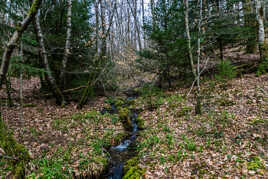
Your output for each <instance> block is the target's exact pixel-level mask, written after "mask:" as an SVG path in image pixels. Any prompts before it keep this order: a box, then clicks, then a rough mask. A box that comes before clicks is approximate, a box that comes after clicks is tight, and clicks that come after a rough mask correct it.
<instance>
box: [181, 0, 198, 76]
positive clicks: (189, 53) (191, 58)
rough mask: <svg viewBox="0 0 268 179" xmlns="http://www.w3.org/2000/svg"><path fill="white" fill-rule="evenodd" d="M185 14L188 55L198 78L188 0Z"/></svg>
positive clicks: (194, 73) (193, 71) (186, 0)
mask: <svg viewBox="0 0 268 179" xmlns="http://www.w3.org/2000/svg"><path fill="white" fill-rule="evenodd" d="M184 6H185V8H184V15H185V18H184V19H185V30H186V37H187V46H188V55H189V59H190V64H191V68H192V73H193V75H194V77H195V78H196V77H197V76H196V71H195V68H194V59H193V53H192V46H191V36H190V29H189V2H188V0H184Z"/></svg>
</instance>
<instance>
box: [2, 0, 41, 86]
mask: <svg viewBox="0 0 268 179" xmlns="http://www.w3.org/2000/svg"><path fill="white" fill-rule="evenodd" d="M40 5H41V0H34V1H33V3H32V5H31V8H30V9H29V11H28V14H27V16H26V18H25V19H24V20H23V21H22V23H21V24H20V25H19V26H18V27H17V28H16V31H15V32H14V33H13V35H12V37H11V39H10V40H9V42H8V44H7V46H6V48H5V50H4V54H3V57H2V64H1V68H0V89H1V88H2V84H3V82H4V80H5V78H6V74H7V71H8V67H9V64H10V58H11V54H12V52H13V50H14V48H15V47H16V44H17V42H18V41H19V39H20V38H21V36H22V34H23V32H24V31H25V30H26V29H27V27H28V26H29V24H30V23H31V21H32V20H33V18H34V16H35V15H36V13H37V10H38V9H39V7H40Z"/></svg>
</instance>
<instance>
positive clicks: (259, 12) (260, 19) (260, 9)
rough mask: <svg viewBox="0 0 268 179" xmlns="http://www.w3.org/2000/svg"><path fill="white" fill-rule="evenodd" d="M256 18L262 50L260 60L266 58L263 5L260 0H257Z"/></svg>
mask: <svg viewBox="0 0 268 179" xmlns="http://www.w3.org/2000/svg"><path fill="white" fill-rule="evenodd" d="M256 18H257V21H258V25H259V29H258V32H259V33H258V39H259V50H260V60H261V61H264V60H265V31H264V22H263V7H262V4H261V1H260V0H256Z"/></svg>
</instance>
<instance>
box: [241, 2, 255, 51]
mask: <svg viewBox="0 0 268 179" xmlns="http://www.w3.org/2000/svg"><path fill="white" fill-rule="evenodd" d="M243 9H244V13H245V26H246V27H251V28H255V26H256V20H255V19H254V17H252V15H251V13H252V9H253V7H252V1H251V0H245V2H244V3H243ZM255 34H256V31H255V30H254V33H253V34H249V35H250V37H249V38H248V39H247V46H246V51H247V53H255V52H256V50H257V49H256V47H257V44H256V35H255Z"/></svg>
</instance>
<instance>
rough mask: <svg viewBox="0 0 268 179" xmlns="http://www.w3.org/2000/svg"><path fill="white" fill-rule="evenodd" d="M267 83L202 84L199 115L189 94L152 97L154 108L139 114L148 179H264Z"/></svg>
mask: <svg viewBox="0 0 268 179" xmlns="http://www.w3.org/2000/svg"><path fill="white" fill-rule="evenodd" d="M267 79H268V76H267V75H263V76H261V77H259V78H257V77H255V75H253V74H251V75H245V76H244V77H242V78H238V79H233V80H231V81H229V82H228V83H219V82H216V81H211V80H210V81H207V82H205V83H204V85H203V86H202V95H203V100H202V101H203V114H202V115H195V113H194V104H195V100H194V95H192V96H189V97H188V98H186V97H185V94H187V91H188V90H189V89H177V90H173V91H167V92H165V95H163V96H164V97H162V98H158V99H156V98H155V100H158V102H159V104H160V105H159V106H158V108H156V109H155V110H154V111H144V112H143V114H142V115H141V118H143V119H144V120H145V128H146V130H144V131H143V132H142V133H141V136H140V138H139V141H140V144H139V147H138V150H139V158H140V161H141V162H140V164H139V165H140V167H142V168H145V169H146V173H145V176H146V178H166V177H170V178H192V177H204V178H214V177H223V178H224V177H225V178H235V177H237V178H250V177H253V178H254V177H255V178H265V177H266V176H268V170H267V169H268V168H267V167H268V155H267V151H268V143H267V139H268V98H267V97H268V82H267ZM155 103H157V102H155Z"/></svg>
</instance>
